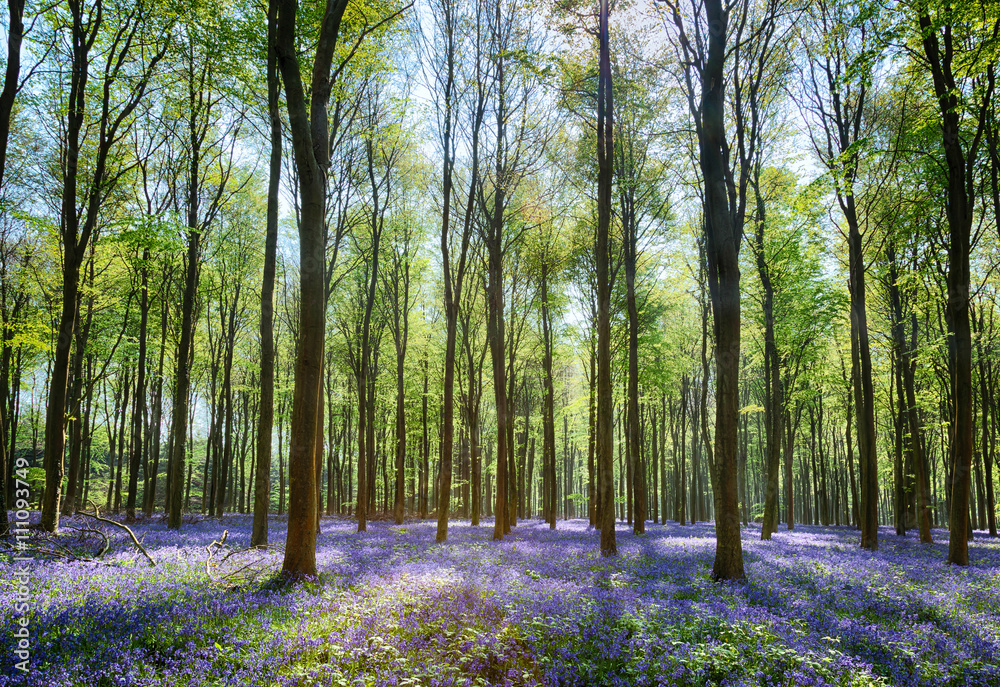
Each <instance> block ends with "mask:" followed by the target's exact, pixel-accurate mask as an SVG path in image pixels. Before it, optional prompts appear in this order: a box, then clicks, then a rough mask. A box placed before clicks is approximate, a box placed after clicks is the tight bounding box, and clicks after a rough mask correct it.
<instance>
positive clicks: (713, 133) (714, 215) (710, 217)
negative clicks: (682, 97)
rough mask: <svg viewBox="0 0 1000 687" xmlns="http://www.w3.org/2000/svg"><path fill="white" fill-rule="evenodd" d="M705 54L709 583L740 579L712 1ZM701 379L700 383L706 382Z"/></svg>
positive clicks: (734, 270) (734, 319) (726, 229)
mask: <svg viewBox="0 0 1000 687" xmlns="http://www.w3.org/2000/svg"><path fill="white" fill-rule="evenodd" d="M705 10H706V12H705V16H706V18H707V20H708V24H709V26H715V25H717V26H718V27H719V30H717V31H711V32H709V37H708V56H707V60H706V62H705V69H704V73H703V75H702V98H701V103H702V137H701V138H702V140H701V146H700V147H701V170H702V175H703V178H704V184H705V203H704V205H705V236H706V239H707V241H706V243H707V245H706V253H707V258H708V281H709V290H710V292H711V295H712V314H713V316H714V324H715V371H716V392H715V398H716V405H715V450H714V454H715V455H714V457H713V459H714V466H713V470H712V476H713V477H714V478H716V480H717V482H716V483H715V484H714V485H713V487H714V494H715V533H716V549H715V563H714V564H713V566H712V579H714V580H734V579H742V578H744V577H745V574H744V572H743V546H742V542H741V541H740V514H739V497H738V495H737V489H736V467H737V458H738V457H737V439H738V431H739V373H740V266H739V247H740V240H741V236H742V228H741V227H739V226H735V225H734V218H733V217H732V215H731V214H730V211H729V195H728V191H727V184H726V174H727V168H726V154H725V152H724V149H725V147H726V143H725V140H726V139H725V120H724V107H725V95H724V86H723V84H724V83H725V76H724V71H725V63H726V35H727V29H726V24H727V22H728V14H727V13H726V12H724V11H723V9H722V3H721V2H720V0H706V2H705ZM707 381H708V380H703V383H707Z"/></svg>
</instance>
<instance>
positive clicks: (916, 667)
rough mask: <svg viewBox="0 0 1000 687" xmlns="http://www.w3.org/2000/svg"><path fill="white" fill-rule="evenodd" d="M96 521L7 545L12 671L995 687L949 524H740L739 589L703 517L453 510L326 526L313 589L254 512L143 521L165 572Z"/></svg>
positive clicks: (162, 680)
mask: <svg viewBox="0 0 1000 687" xmlns="http://www.w3.org/2000/svg"><path fill="white" fill-rule="evenodd" d="M33 515H34V517H35V518H36V519H37V513H35V514H33ZM64 524H66V525H73V526H75V527H79V528H91V529H98V528H95V527H94V525H95V523H94V522H93V521H92V520H83V519H76V518H70V519H64ZM270 528H271V533H270V534H271V541H272V542H276V543H282V542H283V541H284V536H285V532H284V530H285V524H284V522H283V521H282V520H281V519H278V518H274V519H272V521H271V523H270ZM99 529H102V530H104V531H106V533H107V536H108V537H109V539H110V550H109V551H108V553H107V554H105V555H104V556H102V557H101V558H100V559H98V560H97V561H81V560H69V559H67V556H68V555H74V556H81V555H83V556H86V555H93V552H94V551H95V550H98V549H99V548H101V547H103V538H102V537H101V536H100V535H98V534H97V533H94V532H86V531H82V532H81V531H73V530H70V529H68V528H67V529H66V530H65V532H66V534H65V535H63V536H61V537H60V538H59V539H58V540H57V544H58V546H59V547H63V548H62V550H61V551H60V549H59V548H57V546H56V544H53V543H51V542H45V541H44V540H42V539H33V540H32V543H33V546H35V548H36V551H35V556H36V558H35V559H34V560H31V561H24V562H11V560H10V555H9V553H8V554H7V557H6V559H3V558H0V685H3V686H6V685H20V684H28V685H40V686H41V685H44V686H45V687H57V686H63V685H72V686H78V685H79V686H82V685H87V686H88V687H89V686H94V687H103V686H104V685H108V686H111V685H177V686H179V687H181V686H183V687H188V686H195V685H204V686H208V685H220V686H221V685H254V686H262V687H269V686H272V685H274V686H276V685H282V686H285V685H287V686H292V685H295V686H301V687H305V686H306V685H317V686H319V685H351V686H353V685H536V684H544V685H581V686H599V685H730V686H734V685H798V684H816V685H819V684H823V685H827V684H832V685H984V686H987V685H990V686H994V687H995V686H996V685H1000V540H990V539H988V538H987V537H985V536H982V535H981V534H980V533H977V536H976V540H975V542H973V543H971V545H970V558H971V565H970V566H969V567H968V568H966V569H958V568H953V567H949V566H947V565H946V564H945V563H944V561H945V558H946V554H947V532H946V531H944V530H935V531H934V533H933V534H934V537H935V541H936V542H937V543H935V544H933V545H926V546H924V545H921V544H920V543H919V541H918V539H917V537H916V533H911V534H909V535H908V536H906V537H905V538H901V537H896V536H895V535H894V534H893V533H892V531H891V530H890V529H887V528H883V529H882V530H881V531H880V548H879V551H878V552H877V553H869V552H864V551H861V550H859V548H858V536H857V534H856V533H855V531H854V530H852V529H850V528H847V527H829V528H821V527H806V526H797V527H796V529H795V531H794V532H787V531H785V530H780V531H779V532H778V534H777V535H776V536H775V539H774V541H771V542H761V541H759V536H760V529H759V526H757V527H755V526H753V525H751V526H750V527H747V528H744V538H743V546H744V552H745V560H746V573H747V581H746V582H742V583H732V584H715V583H712V582H711V581H710V579H709V574H710V571H711V565H712V559H713V555H714V549H715V541H714V538H713V535H714V533H713V528H712V526H711V524H697V525H693V526H687V527H682V526H679V525H676V524H669V525H666V526H660V525H653V524H650V525H648V526H647V534H645V535H643V536H638V537H636V536H633V535H631V534H630V533H629V531H628V530H627V529H626V527H625V525H624V524H620V525H619V529H618V547H619V552H620V555H619V556H618V557H617V558H613V559H602V558H601V557H600V555H599V554H598V535H597V533H596V532H593V531H588V529H587V525H586V522H585V521H580V520H574V521H568V522H567V521H559V523H558V528H557V529H556V530H555V531H551V530H549V529H548V527H547V526H546V525H543V524H541V523H540V522H539V521H537V520H531V521H527V522H525V521H521V522H520V523H519V524H518V526H517V527H516V528H515V529H514V530H513V532H512V534H511V535H510V536H509V537H507V538H506V539H505V540H504V541H503V542H500V543H494V542H492V541H491V535H492V529H493V528H492V524H491V523H484V524H483V525H481V526H479V527H472V526H470V524H469V523H468V521H464V522H463V521H457V522H453V523H452V525H451V527H450V529H449V541H448V542H447V543H445V544H436V543H435V542H434V532H435V525H434V523H433V522H430V521H423V522H418V521H413V522H407V523H405V524H404V525H402V526H396V525H393V524H391V523H388V522H372V523H370V525H369V530H368V532H367V533H365V534H360V535H359V534H357V533H356V532H355V525H354V523H353V522H351V521H348V520H343V519H341V520H334V519H324V520H323V523H322V533H321V534H320V537H319V544H318V551H317V559H318V566H319V571H320V576H319V578H318V580H316V581H315V582H310V583H305V584H298V585H293V586H290V587H289V586H282V585H280V584H275V583H274V580H273V578H272V575H273V573H274V571H276V570H277V569H279V568H280V565H281V560H282V558H281V556H282V554H281V551H280V548H276V549H274V550H271V551H265V552H261V551H256V550H255V551H247V550H245V547H246V546H247V545H248V544H249V540H250V519H249V518H248V517H244V516H227V517H225V518H224V519H223V520H222V521H221V522H220V521H219V520H213V519H203V520H200V521H197V522H188V523H185V524H184V527H183V528H182V530H181V531H180V533H179V534H178V533H176V532H171V531H168V530H167V528H166V524H165V523H164V522H162V521H161V520H160V519H154V520H152V521H147V522H144V523H140V524H138V525H137V526H136V527H135V530H136V534H137V535H138V536H139V537H141V538H142V540H143V542H144V545H145V547H146V548H147V549H148V551H149V553H150V555H151V556H152V558H153V559H154V560H155V561H156V565H155V566H152V565H150V563H149V562H148V561H147V560H146V559H145V558H144V557H143V556H142V555H141V554H140V553H139V552H138V551H137V550H136V549H135V547H134V546H133V545H132V544H131V543H130V542H129V541H128V539H127V534H125V533H124V532H123V531H121V530H118V529H116V528H107V527H103V526H102V527H100V528H99ZM224 530H228V532H229V535H228V538H227V539H226V541H225V543H224V544H222V545H221V546H220V545H218V544H215V545H213V542H218V541H219V539H220V538H221V536H222V533H223V531H224ZM35 536H37V535H35ZM942 542H943V543H942ZM46 547H48V548H50V549H53V550H54V551H56V552H58V553H53V554H50V555H49V558H50V560H49V561H48V562H45V561H44V560H42V558H43V556H41V554H40V550H41V549H42V548H46ZM74 552H75V553H74ZM53 558H55V560H52V559H53ZM15 570H17V571H26V575H27V578H26V579H27V584H28V595H27V603H28V612H27V615H28V617H29V622H28V631H29V633H30V654H31V655H30V660H29V666H30V672H29V673H28V675H27V676H25V675H23V674H22V673H21V672H20V671H18V670H16V669H15V663H16V662H17V661H18V660H19V659H18V658H17V657H16V656H15V653H14V652H15V649H16V646H15V642H16V641H17V640H16V639H15V636H14V635H15V632H16V631H18V630H19V628H20V625H19V624H18V622H19V621H18V618H19V617H20V612H21V611H23V610H24V609H18V608H17V607H16V603H18V602H19V601H20V600H19V599H18V597H17V594H18V586H19V584H20V582H23V581H25V580H24V578H19V577H18V576H17V575H15ZM15 611H17V612H15Z"/></svg>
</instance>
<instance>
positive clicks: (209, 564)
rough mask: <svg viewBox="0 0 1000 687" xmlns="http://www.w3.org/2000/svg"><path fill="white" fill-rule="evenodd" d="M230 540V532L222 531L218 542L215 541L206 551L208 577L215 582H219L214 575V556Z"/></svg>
mask: <svg viewBox="0 0 1000 687" xmlns="http://www.w3.org/2000/svg"><path fill="white" fill-rule="evenodd" d="M228 538H229V530H222V536H221V537H220V538H219V539H218V540H217V541H213V542H212V543H211V544H209V545H208V546H206V547H205V551H206V552H208V558H206V559H205V572H206V573H207V574H208V577H209V578H210V579H211V580H212V581H213V582H217V581H218V580H217V579H216V577H215V575H213V574H212V556H213V555H215V551H216V550H217V549H221V548H222V547H223V546H225V544H226V539H228Z"/></svg>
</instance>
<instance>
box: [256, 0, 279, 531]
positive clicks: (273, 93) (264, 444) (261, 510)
mask: <svg viewBox="0 0 1000 687" xmlns="http://www.w3.org/2000/svg"><path fill="white" fill-rule="evenodd" d="M277 29H278V4H277V1H276V0H268V4H267V67H266V68H267V114H268V121H269V124H270V138H271V157H270V160H269V165H268V180H267V238H266V240H265V244H264V280H263V282H262V283H261V286H260V417H259V418H258V420H257V464H256V474H255V475H254V502H253V532H252V534H251V537H250V545H251V546H266V545H267V513H268V510H269V508H270V505H271V437H272V433H273V429H274V427H273V425H274V272H275V265H276V262H277V253H278V190H279V189H278V187H279V185H280V183H281V111H280V102H279V99H280V89H281V83H280V80H279V76H278V56H277V46H276V44H275V41H276V38H277Z"/></svg>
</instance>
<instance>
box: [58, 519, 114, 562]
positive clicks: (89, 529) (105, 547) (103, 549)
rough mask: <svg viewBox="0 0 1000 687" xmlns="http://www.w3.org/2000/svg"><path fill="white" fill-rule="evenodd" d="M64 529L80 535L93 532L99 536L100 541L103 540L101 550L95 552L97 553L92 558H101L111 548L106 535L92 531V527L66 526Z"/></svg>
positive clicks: (98, 531)
mask: <svg viewBox="0 0 1000 687" xmlns="http://www.w3.org/2000/svg"><path fill="white" fill-rule="evenodd" d="M66 527H67V528H69V529H71V530H76V531H77V532H81V533H82V532H93V533H94V534H96V535H99V536H100V537H101V539H103V540H104V543H103V544H101V548H100V549H99V550H98V551H97V553H95V554H94V558H100V557H101V556H103V555H104V554H106V553H107V552H108V549H110V548H111V540H110V539H108V535H106V534H105V533H104V532H103V531H102V530H98V529H94V528H93V527H73V526H72V525H66Z"/></svg>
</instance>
